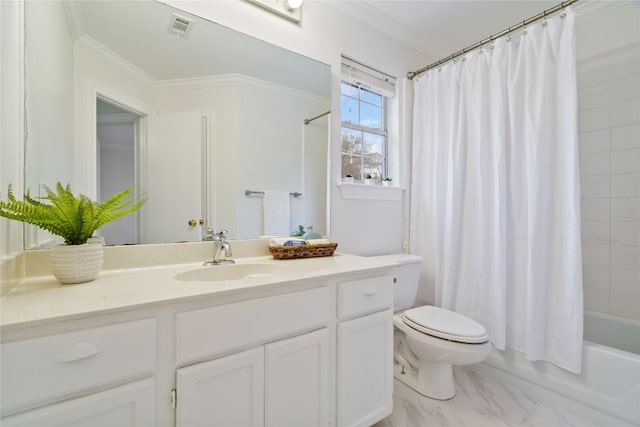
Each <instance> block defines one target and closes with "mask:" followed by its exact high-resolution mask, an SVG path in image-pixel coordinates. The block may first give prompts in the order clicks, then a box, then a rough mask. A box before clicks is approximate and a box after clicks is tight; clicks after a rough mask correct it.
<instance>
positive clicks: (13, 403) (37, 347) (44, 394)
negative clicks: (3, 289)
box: [0, 319, 156, 426]
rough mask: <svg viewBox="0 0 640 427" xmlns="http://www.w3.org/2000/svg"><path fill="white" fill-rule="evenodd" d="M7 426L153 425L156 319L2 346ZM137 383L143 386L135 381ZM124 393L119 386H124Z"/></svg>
mask: <svg viewBox="0 0 640 427" xmlns="http://www.w3.org/2000/svg"><path fill="white" fill-rule="evenodd" d="M0 355H1V364H2V365H1V367H2V399H1V402H2V414H3V416H4V415H6V414H14V413H19V414H18V415H13V416H11V415H10V416H4V417H3V418H2V419H1V420H0V424H2V425H3V426H4V425H7V426H8V425H50V426H57V425H87V426H89V425H91V426H100V425H105V426H106V425H122V426H127V425H131V426H133V425H150V424H153V420H154V404H153V402H154V381H153V378H147V379H145V380H141V381H139V379H140V378H145V377H151V376H152V375H153V373H154V371H155V366H156V365H155V362H156V325H155V320H153V319H144V320H137V321H132V322H123V323H117V324H113V325H108V326H103V327H98V328H87V329H83V330H78V331H72V332H65V333H54V334H51V335H47V336H42V337H34V338H29V339H24V340H16V341H9V342H4V343H2V345H1V346H0ZM137 380H138V381H137ZM123 383H124V384H125V385H122V384H123Z"/></svg>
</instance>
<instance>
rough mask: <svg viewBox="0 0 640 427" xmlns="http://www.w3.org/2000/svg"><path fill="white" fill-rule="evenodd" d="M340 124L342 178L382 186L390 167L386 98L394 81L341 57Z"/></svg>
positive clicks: (390, 92)
mask: <svg viewBox="0 0 640 427" xmlns="http://www.w3.org/2000/svg"><path fill="white" fill-rule="evenodd" d="M342 60H343V62H342V79H343V81H342V85H341V91H340V121H341V139H342V150H341V151H342V176H343V177H345V176H348V175H351V176H352V177H353V178H354V179H355V180H364V179H366V178H369V177H371V179H373V181H374V182H376V183H379V182H381V181H382V178H385V177H386V168H387V161H386V160H387V125H386V121H387V114H386V112H387V96H393V93H394V83H395V79H394V78H393V77H390V76H387V75H386V74H384V73H381V72H379V71H376V70H373V69H371V68H369V67H366V66H363V65H362V64H359V63H357V62H355V61H353V60H351V59H348V58H346V57H343V58H342Z"/></svg>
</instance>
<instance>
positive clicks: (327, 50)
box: [165, 0, 430, 255]
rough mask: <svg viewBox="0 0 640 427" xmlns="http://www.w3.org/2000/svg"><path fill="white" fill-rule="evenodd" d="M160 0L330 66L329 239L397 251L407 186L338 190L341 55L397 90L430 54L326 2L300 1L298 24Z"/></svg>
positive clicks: (224, 4) (401, 106) (251, 10)
mask: <svg viewBox="0 0 640 427" xmlns="http://www.w3.org/2000/svg"><path fill="white" fill-rule="evenodd" d="M165 3H168V4H171V5H173V6H175V7H178V8H181V9H183V10H186V11H187V12H190V13H194V14H196V15H199V16H202V17H204V18H207V19H210V20H211V21H214V22H217V23H219V24H222V25H225V26H227V27H231V28H233V29H236V30H238V31H241V32H244V33H246V34H249V35H252V36H254V37H257V38H259V39H262V40H265V41H267V42H269V43H273V44H276V45H278V46H281V47H284V48H286V49H289V50H292V51H294V52H297V53H300V54H302V55H305V56H309V57H311V58H314V59H317V60H319V61H322V62H324V63H326V64H329V65H331V73H332V92H331V98H332V105H331V110H332V112H333V114H332V120H331V141H332V142H331V176H330V179H331V183H330V192H331V238H332V239H333V240H335V241H337V242H338V243H339V249H340V250H341V251H344V252H350V253H355V254H363V255H373V254H382V253H391V252H400V251H401V250H402V246H403V242H404V241H405V240H406V238H407V237H406V236H407V235H408V233H407V232H406V229H407V226H408V225H407V224H406V221H405V218H408V216H407V215H406V214H405V208H404V206H405V205H406V200H407V198H408V194H409V193H408V191H405V193H404V197H403V199H402V200H400V201H380V200H343V199H342V197H341V196H340V192H339V190H338V189H337V182H339V180H340V175H341V171H340V165H341V163H340V145H341V144H340V124H339V123H340V121H339V111H340V56H341V54H345V55H347V56H350V57H352V58H355V59H358V60H359V61H361V62H363V63H365V64H367V65H369V66H372V67H374V68H377V69H380V70H381V71H384V72H386V73H388V74H391V75H394V76H396V77H398V78H399V84H398V91H397V93H399V94H402V93H403V87H404V86H405V85H406V79H405V78H404V76H405V75H406V73H407V71H409V70H415V69H418V68H420V67H422V66H424V65H427V64H428V63H429V62H430V61H429V58H427V57H425V56H424V55H423V54H421V53H419V52H417V51H416V50H414V49H412V48H409V47H407V46H406V45H403V44H401V43H400V42H398V41H396V40H394V39H392V38H390V37H388V36H386V35H384V34H382V33H381V32H379V31H377V30H376V29H375V28H372V27H369V26H367V25H366V24H364V23H362V22H360V21H358V20H355V19H353V18H351V17H350V16H348V15H346V14H345V13H343V12H342V11H341V10H339V9H338V8H337V7H336V6H333V5H331V3H332V2H330V1H317V0H316V1H314V0H311V1H306V2H305V3H304V5H303V10H302V22H301V23H300V24H299V25H296V24H293V23H291V22H289V21H286V20H284V19H282V18H280V17H278V16H276V15H274V14H272V13H269V12H267V11H265V10H263V9H261V8H259V7H256V6H254V5H252V4H250V3H249V2H245V1H213V2H205V1H197V0H195V1H192V0H168V1H165ZM301 78H303V77H301ZM407 102H409V101H408V99H406V98H405V97H403V96H396V97H395V98H394V99H393V100H392V101H391V103H390V104H391V105H390V108H391V110H392V111H394V112H398V114H397V115H396V117H395V120H394V122H393V123H390V143H391V145H392V146H395V147H397V148H398V149H397V150H396V152H397V153H400V155H406V152H407V149H408V148H407V146H408V145H409V143H410V140H409V138H408V137H407V136H408V135H410V131H409V130H407V128H406V125H407V124H408V122H407V120H406V119H407V117H406V115H401V113H404V112H407V113H408V114H410V111H411V110H410V109H407V107H406V103H407ZM401 125H404V126H401ZM396 157H397V154H396ZM403 160H404V159H403ZM392 164H394V165H397V164H398V160H397V159H392ZM406 165H407V163H405V168H406ZM394 167H397V166H394ZM396 176H398V177H403V176H404V177H405V179H404V180H401V179H399V181H400V182H399V184H400V185H401V186H403V187H405V188H408V185H409V183H408V182H407V177H408V176H409V175H407V174H406V173H405V171H404V170H400V171H398V175H396Z"/></svg>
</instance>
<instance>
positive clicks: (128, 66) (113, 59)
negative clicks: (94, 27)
mask: <svg viewBox="0 0 640 427" xmlns="http://www.w3.org/2000/svg"><path fill="white" fill-rule="evenodd" d="M78 43H80V44H81V45H83V46H85V47H86V48H88V49H89V50H91V51H92V52H93V53H94V54H95V55H96V56H99V57H100V58H101V59H102V60H104V61H107V62H109V63H112V64H113V65H115V67H116V68H118V69H119V70H120V71H122V72H124V73H125V74H129V75H133V76H135V77H138V78H139V79H142V80H144V81H145V82H146V83H148V84H150V85H155V84H156V80H155V79H154V78H153V77H151V76H150V75H149V74H147V73H145V72H144V71H142V70H141V69H140V68H138V67H136V66H135V65H133V64H132V63H130V62H129V61H127V60H126V59H124V58H123V57H121V56H120V55H118V54H117V53H115V52H114V51H112V50H111V49H109V48H108V47H106V46H105V45H103V44H102V43H100V42H99V41H97V40H95V39H93V38H92V37H90V36H88V35H86V34H85V35H83V36H82V37H80V39H78Z"/></svg>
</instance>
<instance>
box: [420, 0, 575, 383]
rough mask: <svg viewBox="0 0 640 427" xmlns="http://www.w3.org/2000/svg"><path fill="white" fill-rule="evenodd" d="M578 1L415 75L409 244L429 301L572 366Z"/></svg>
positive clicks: (497, 337)
mask: <svg viewBox="0 0 640 427" xmlns="http://www.w3.org/2000/svg"><path fill="white" fill-rule="evenodd" d="M574 19H575V16H574V12H573V11H572V10H566V11H564V12H563V13H562V14H561V15H560V14H559V15H555V16H552V17H548V18H547V20H546V21H543V22H541V21H538V22H537V23H535V24H532V25H531V26H529V27H527V28H526V29H525V31H523V32H518V33H517V34H512V35H511V36H510V37H503V38H500V39H498V40H496V41H495V42H494V46H493V47H490V46H485V47H484V48H483V49H481V50H475V51H472V52H470V53H468V54H466V55H465V56H466V57H465V58H464V59H458V60H456V61H455V62H450V63H448V64H446V65H444V66H442V67H441V68H440V69H436V70H431V71H429V72H428V73H426V74H424V75H422V76H421V77H420V78H419V79H418V80H417V81H415V98H414V99H415V100H414V135H413V165H412V166H413V168H412V190H411V225H410V227H411V231H410V237H411V252H412V253H415V254H418V255H421V256H422V257H423V258H424V271H423V278H424V279H425V280H426V281H427V285H428V287H427V289H428V290H430V291H431V295H429V294H427V296H426V299H427V302H433V303H435V305H437V306H441V307H444V308H447V309H451V310H455V311H457V312H460V313H463V314H465V315H467V316H469V317H471V318H473V319H475V320H477V321H478V322H480V323H482V324H483V325H484V326H485V327H486V328H487V330H488V331H489V335H490V339H491V342H492V343H493V344H494V345H495V346H496V347H497V348H498V349H505V348H507V347H508V348H512V349H515V350H518V351H521V352H523V353H525V354H526V356H527V358H528V359H529V360H547V361H550V362H553V363H555V364H557V365H558V366H561V367H563V368H565V369H568V370H570V371H572V372H579V371H580V368H581V359H582V317H583V306H582V304H583V302H582V256H581V244H580V192H579V185H580V182H579V172H578V151H577V150H578V146H577V99H576V98H577V97H576V76H575V54H574Z"/></svg>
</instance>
